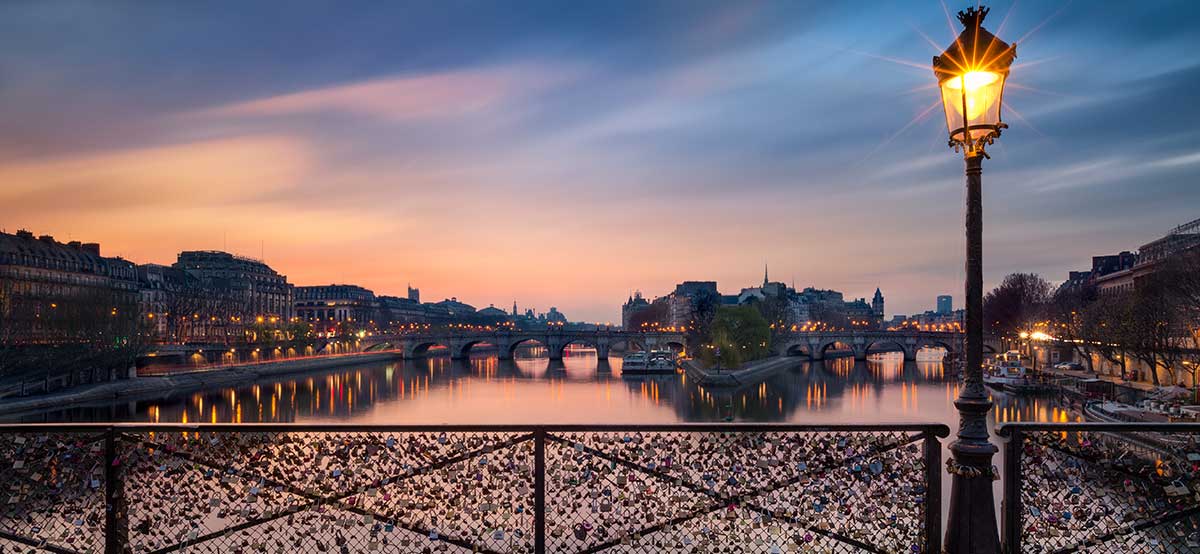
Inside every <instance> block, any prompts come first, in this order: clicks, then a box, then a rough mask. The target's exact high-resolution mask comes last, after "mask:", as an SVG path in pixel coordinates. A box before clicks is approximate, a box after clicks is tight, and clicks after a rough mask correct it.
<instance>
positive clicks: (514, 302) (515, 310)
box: [512, 300, 517, 317]
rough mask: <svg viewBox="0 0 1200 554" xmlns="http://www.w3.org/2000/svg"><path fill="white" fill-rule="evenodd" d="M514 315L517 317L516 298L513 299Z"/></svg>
mask: <svg viewBox="0 0 1200 554" xmlns="http://www.w3.org/2000/svg"><path fill="white" fill-rule="evenodd" d="M512 316H513V317H517V301H516V300H513V311H512Z"/></svg>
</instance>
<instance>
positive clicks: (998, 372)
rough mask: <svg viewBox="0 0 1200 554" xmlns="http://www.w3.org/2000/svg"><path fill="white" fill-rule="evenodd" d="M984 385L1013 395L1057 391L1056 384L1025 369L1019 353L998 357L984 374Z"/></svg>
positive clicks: (1007, 353)
mask: <svg viewBox="0 0 1200 554" xmlns="http://www.w3.org/2000/svg"><path fill="white" fill-rule="evenodd" d="M983 384H985V385H987V386H989V387H992V388H994V389H998V390H1002V391H1004V392H1008V393H1013V394H1034V393H1040V392H1050V391H1053V390H1054V389H1055V386H1054V383H1052V382H1050V381H1048V380H1046V379H1044V378H1042V376H1041V375H1040V374H1038V373H1037V372H1036V371H1034V370H1032V369H1029V368H1027V367H1025V364H1023V363H1021V355H1020V354H1019V353H1017V352H1005V353H1004V354H1002V355H1000V356H999V357H997V358H996V360H995V361H994V362H993V363H992V364H991V365H990V366H988V368H987V371H985V372H984V375H983Z"/></svg>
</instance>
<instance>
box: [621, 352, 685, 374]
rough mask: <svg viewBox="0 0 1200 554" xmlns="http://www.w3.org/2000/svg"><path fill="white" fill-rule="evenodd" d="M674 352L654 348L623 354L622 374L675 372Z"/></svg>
mask: <svg viewBox="0 0 1200 554" xmlns="http://www.w3.org/2000/svg"><path fill="white" fill-rule="evenodd" d="M675 368H676V364H675V354H674V353H672V352H669V351H660V350H655V351H652V352H650V353H646V352H642V351H638V352H630V353H629V354H626V355H625V358H624V359H623V360H622V364H621V373H624V374H643V375H644V374H667V373H675Z"/></svg>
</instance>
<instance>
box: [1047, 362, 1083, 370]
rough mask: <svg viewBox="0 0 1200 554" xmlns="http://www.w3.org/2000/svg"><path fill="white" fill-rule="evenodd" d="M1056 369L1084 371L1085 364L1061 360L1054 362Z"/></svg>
mask: <svg viewBox="0 0 1200 554" xmlns="http://www.w3.org/2000/svg"><path fill="white" fill-rule="evenodd" d="M1054 369H1057V370H1059V371H1083V370H1084V368H1083V364H1081V363H1079V362H1059V363H1057V364H1054Z"/></svg>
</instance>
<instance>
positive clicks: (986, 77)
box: [933, 7, 1017, 554]
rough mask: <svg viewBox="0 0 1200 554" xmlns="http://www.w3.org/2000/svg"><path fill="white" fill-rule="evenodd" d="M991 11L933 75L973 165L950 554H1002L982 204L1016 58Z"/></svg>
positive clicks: (977, 14) (981, 13) (973, 18)
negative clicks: (987, 22) (995, 29)
mask: <svg viewBox="0 0 1200 554" xmlns="http://www.w3.org/2000/svg"><path fill="white" fill-rule="evenodd" d="M987 13H988V9H987V8H985V7H979V8H978V9H976V8H968V9H966V10H963V11H961V12H958V20H959V22H961V23H962V24H963V27H965V28H964V29H963V32H962V33H961V34H959V35H958V38H957V39H955V41H954V44H951V45H950V47H949V48H947V49H946V51H945V52H942V54H941V55H940V56H936V57H934V58H933V73H934V75H935V76H936V77H937V80H938V86H939V87H940V88H941V92H942V105H943V107H944V108H945V110H946V127H947V129H948V130H949V132H950V146H951V147H953V148H954V150H955V151H961V152H962V153H963V156H964V158H965V159H966V166H967V170H966V174H967V217H966V220H967V221H966V227H967V267H966V269H967V282H966V297H967V321H966V324H967V325H966V334H967V356H966V365H965V367H964V370H963V386H962V389H961V392H960V393H959V395H958V399H957V400H955V401H954V405H955V407H957V408H958V413H959V429H958V437H957V439H956V440H955V441H954V442H953V443H951V444H950V452H951V453H952V454H953V459H951V460H950V461H949V462H948V464H947V465H948V467H949V471H950V473H951V474H952V475H953V476H954V477H953V482H952V484H951V490H950V521H949V522H948V524H947V525H946V540H945V543H944V544H945V549H946V552H949V553H952V554H968V553H971V554H994V553H998V552H1000V538H999V534H998V532H997V528H996V510H995V500H994V497H993V493H992V481H993V480H994V479H995V478H996V477H997V476H996V470H995V466H993V465H992V456H993V455H994V454H995V453H996V452H997V451H998V448H996V445H994V444H992V443H991V442H990V440H989V435H988V429H987V414H988V412H989V411H990V410H991V409H992V402H991V401H990V400H988V394H987V390H985V389H984V387H983V367H982V366H983V198H982V192H981V186H982V185H981V180H982V179H981V177H982V174H983V158H986V157H988V155H987V152H985V151H984V148H985V147H986V146H987V145H989V144H992V142H993V141H994V140H995V139H996V137H999V136H1000V131H1001V130H1002V129H1005V128H1006V127H1008V126H1007V125H1005V124H1004V123H1003V122H1001V121H1000V105H1001V97H1002V95H1003V92H1004V81H1005V80H1006V79H1007V78H1008V70H1009V67H1010V66H1011V65H1012V62H1013V59H1014V58H1016V56H1017V51H1016V46H1015V45H1013V46H1010V45H1008V44H1006V43H1004V42H1003V41H1001V40H1000V39H998V38H996V37H995V35H993V34H991V33H989V32H987V30H985V29H984V28H983V27H982V24H983V18H984V17H985V16H987Z"/></svg>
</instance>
